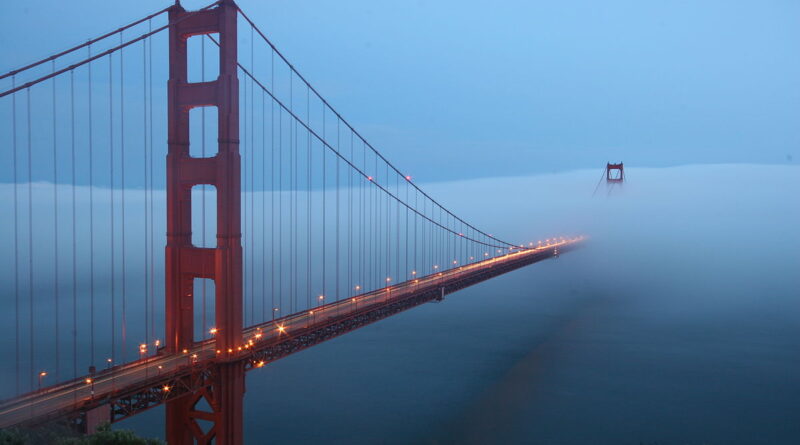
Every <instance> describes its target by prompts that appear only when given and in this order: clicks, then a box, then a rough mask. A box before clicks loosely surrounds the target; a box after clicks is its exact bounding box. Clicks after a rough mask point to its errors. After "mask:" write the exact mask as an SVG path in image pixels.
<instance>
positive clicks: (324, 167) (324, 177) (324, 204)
mask: <svg viewBox="0 0 800 445" xmlns="http://www.w3.org/2000/svg"><path fill="white" fill-rule="evenodd" d="M326 130H327V128H326V125H325V104H324V103H323V104H322V140H323V142H324V141H326V138H325V131H326ZM326 153H327V150H325V146H324V145H323V146H322V294H321V295H322V297H323V298H324V297H325V279H326V273H325V272H326V269H327V267H326V266H327V263H328V257H327V256H326V255H325V253H326V249H327V245H326V244H327V243H326V240H325V234H326V232H327V223H326V222H325V214H326V213H327V212H326V210H327V196H326V191H325V188H326V186H327V184H326V183H327V173H328V168H327V165H326V163H325V161H326V159H325V158H326V156H325V155H326ZM320 303H322V302H320Z"/></svg>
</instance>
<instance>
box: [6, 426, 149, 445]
mask: <svg viewBox="0 0 800 445" xmlns="http://www.w3.org/2000/svg"><path fill="white" fill-rule="evenodd" d="M70 436H73V437H70ZM39 444H52V445H163V444H164V442H162V441H160V440H158V439H144V438H141V437H138V436H136V434H134V433H133V431H128V430H112V429H111V425H109V424H108V423H105V424H103V425H101V426H100V427H98V428H97V432H95V433H94V434H90V435H87V436H75V435H74V434H71V433H70V432H68V431H65V430H63V429H60V428H37V429H35V430H18V429H7V430H0V445H39Z"/></svg>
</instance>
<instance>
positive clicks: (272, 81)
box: [269, 51, 275, 320]
mask: <svg viewBox="0 0 800 445" xmlns="http://www.w3.org/2000/svg"><path fill="white" fill-rule="evenodd" d="M270 54H271V58H272V60H271V64H270V73H271V74H270V75H271V77H270V85H271V87H272V91H273V92H274V91H275V51H271V53H270ZM269 125H270V130H269V134H270V136H269V140H270V158H269V163H270V170H269V179H270V189H269V201H270V209H271V211H270V218H272V222H271V223H270V225H269V248H270V260H269V263H270V267H271V272H270V282H269V285H270V298H271V306H270V309H269V311H270V312H271V313H272V320H275V101H274V100H271V101H270V118H269Z"/></svg>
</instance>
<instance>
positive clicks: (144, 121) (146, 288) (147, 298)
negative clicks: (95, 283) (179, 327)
mask: <svg viewBox="0 0 800 445" xmlns="http://www.w3.org/2000/svg"><path fill="white" fill-rule="evenodd" d="M142 130H143V133H142V156H143V161H142V173H143V174H144V176H143V179H144V240H143V241H144V343H145V344H146V345H150V313H149V311H148V307H149V304H150V299H151V298H152V297H153V296H152V295H150V280H151V279H152V277H151V276H150V264H149V254H150V252H149V250H150V245H149V244H148V242H147V240H148V238H147V237H148V235H149V233H148V229H149V228H148V225H147V221H148V220H149V219H150V209H149V208H148V205H149V204H150V202H149V200H150V197H149V195H148V183H147V181H148V179H149V178H148V174H147V173H148V172H147V154H148V153H147V140H148V139H147V135H148V132H149V131H150V130H151V129H149V128H147V39H145V40H142ZM146 371H147V370H146Z"/></svg>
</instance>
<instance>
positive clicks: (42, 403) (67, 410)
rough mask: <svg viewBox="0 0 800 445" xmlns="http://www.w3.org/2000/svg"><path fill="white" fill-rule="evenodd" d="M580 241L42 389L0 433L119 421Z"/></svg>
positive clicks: (0, 411) (20, 403) (1, 421)
mask: <svg viewBox="0 0 800 445" xmlns="http://www.w3.org/2000/svg"><path fill="white" fill-rule="evenodd" d="M581 240H582V238H576V239H571V240H564V241H559V242H557V243H555V244H551V245H548V246H542V247H537V248H533V249H524V250H519V251H515V252H512V253H509V254H507V255H504V256H502V257H497V258H493V259H489V260H485V261H481V262H477V263H473V264H470V265H465V266H462V267H458V268H453V269H449V270H446V271H443V272H439V273H435V274H431V275H427V276H424V277H420V278H418V279H414V280H409V281H406V282H403V283H399V284H397V285H394V286H390V287H386V288H383V289H379V290H376V291H372V292H368V293H364V294H361V295H358V296H355V297H353V298H348V299H346V300H340V301H337V302H334V303H330V304H326V305H324V306H320V307H318V308H315V309H313V310H309V311H303V312H300V313H296V314H293V315H289V316H286V317H283V318H279V319H276V320H275V321H271V322H267V323H263V324H260V325H256V326H252V327H250V328H247V329H246V330H245V331H244V333H243V339H244V343H243V344H242V346H241V347H240V348H237V349H236V350H230V351H219V350H217V349H215V344H214V340H213V339H211V340H207V341H204V342H200V343H197V345H195V347H193V348H191V349H189V350H185V351H182V352H181V353H179V354H163V353H162V354H160V355H156V356H153V357H149V358H146V359H143V360H138V361H134V362H131V363H128V364H125V365H120V366H117V367H114V368H111V369H108V370H104V371H101V372H99V373H97V374H96V375H94V376H93V377H92V376H88V375H87V376H83V377H81V378H79V379H75V380H72V381H68V382H65V383H61V384H58V385H54V386H50V387H47V388H43V389H42V390H40V391H36V392H32V393H28V394H25V395H23V396H20V397H17V398H14V399H10V400H6V401H4V402H2V403H0V428H4V427H8V426H13V425H36V424H39V423H42V422H46V421H50V420H53V419H58V418H67V419H72V420H73V421H77V422H82V421H85V414H86V412H87V411H90V410H92V409H95V408H101V409H102V407H104V406H107V407H108V408H109V411H107V413H106V414H103V416H105V415H108V420H110V421H117V420H121V419H123V418H126V417H128V416H131V415H133V414H136V413H138V412H140V411H142V410H146V409H149V408H151V407H153V406H156V405H159V404H161V403H164V402H165V401H167V400H170V399H175V398H178V397H182V396H184V395H187V394H189V393H192V392H193V391H195V390H197V389H198V385H200V386H202V385H203V383H202V378H200V379H198V378H197V376H199V375H202V374H203V373H204V372H208V369H209V368H210V367H211V366H210V365H212V364H214V363H218V362H220V361H234V362H241V363H242V364H243V366H245V367H246V369H253V368H257V367H261V366H263V365H264V364H266V363H269V362H271V361H274V360H277V359H278V358H281V357H284V356H286V355H289V354H291V353H294V352H296V351H299V350H301V349H304V348H307V347H309V346H313V345H315V344H318V343H320V342H322V341H325V340H328V339H330V338H333V337H336V336H338V335H341V334H343V333H346V332H350V331H352V330H355V329H357V328H359V327H361V326H364V325H366V324H369V323H372V322H375V321H378V320H380V319H383V318H386V317H388V316H391V315H393V314H395V313H398V312H401V311H403V310H406V309H409V308H411V307H414V306H417V305H419V304H422V303H425V302H428V301H432V300H436V299H440V298H441V297H442V296H444V295H445V294H448V293H451V292H455V291H456V290H459V289H462V288H464V287H467V286H470V285H472V284H476V283H479V282H481V281H484V280H487V279H489V278H492V277H494V276H497V275H501V274H503V273H506V272H509V271H511V270H514V269H517V268H520V267H523V266H526V265H528V264H532V263H535V262H538V261H541V260H544V259H547V258H551V257H554V256H557V255H558V254H560V253H561V252H565V251H567V250H569V249H571V248H572V247H574V246H575V245H576V243H578V242H580V241H581ZM81 419H84V420H81Z"/></svg>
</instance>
